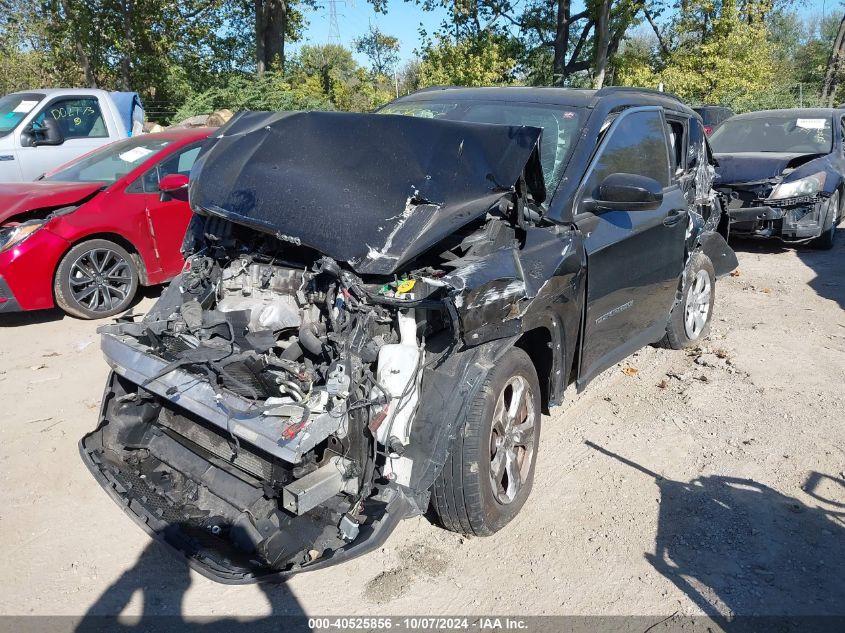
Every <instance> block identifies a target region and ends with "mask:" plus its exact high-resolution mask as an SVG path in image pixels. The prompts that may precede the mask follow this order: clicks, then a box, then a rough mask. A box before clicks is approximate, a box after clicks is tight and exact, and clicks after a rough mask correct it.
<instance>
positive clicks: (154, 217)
mask: <svg viewBox="0 0 845 633" xmlns="http://www.w3.org/2000/svg"><path fill="white" fill-rule="evenodd" d="M210 131H211V130H209V129H207V128H206V129H189V130H170V131H167V132H161V133H159V134H146V135H143V136H137V137H134V138H130V139H126V140H124V141H119V142H117V143H112V144H111V145H107V146H106V147H103V148H100V149H98V150H96V151H94V152H91V153H90V154H87V155H85V156H82V157H81V158H78V159H76V160H75V161H72V162H70V163H67V164H66V165H63V166H62V167H59V168H58V169H56V170H55V171H53V172H50V173H48V174H47V175H46V176H44V178H43V179H41V180H39V181H36V182H26V183H23V182H22V183H8V184H0V313H2V312H13V311H17V310H39V309H42V308H52V307H54V306H56V305H58V306H59V307H60V308H62V309H63V310H64V311H65V312H67V313H68V314H72V315H74V316H77V317H81V318H84V319H95V318H101V317H106V316H110V315H113V314H117V313H118V312H121V311H123V310H126V309H127V308H128V307H129V305H130V303H131V302H132V299H133V297H134V295H135V292H136V290H137V289H138V285H139V284H140V285H144V286H148V285H153V284H160V283H163V282H165V281H167V280H169V279H170V278H172V277H174V276H175V275H177V274H178V273H179V272H180V271H181V269H182V266H183V259H182V254H181V252H180V250H179V249H180V246H181V245H182V240H183V238H184V235H185V230H186V229H187V226H188V222H189V221H190V219H191V209H190V207H189V205H188V201H187V185H188V174H189V173H190V171H191V166H192V165H193V164H194V160H196V157H197V154H198V153H199V151H200V146H201V145H202V143H203V141H204V140H205V139H206V137H207V136H208V135H209V133H210Z"/></svg>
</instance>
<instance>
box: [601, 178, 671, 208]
mask: <svg viewBox="0 0 845 633" xmlns="http://www.w3.org/2000/svg"><path fill="white" fill-rule="evenodd" d="M595 204H596V207H598V208H599V209H603V210H608V211H610V210H614V211H654V210H655V209H658V208H660V205H661V204H663V185H661V184H660V183H659V182H657V181H656V180H655V179H654V178H649V177H648V176H639V175H637V174H624V173H619V174H610V175H609V176H607V177H606V178H605V179H604V180H603V181H602V182H601V184H600V185H599V190H598V195H597V196H596V199H595Z"/></svg>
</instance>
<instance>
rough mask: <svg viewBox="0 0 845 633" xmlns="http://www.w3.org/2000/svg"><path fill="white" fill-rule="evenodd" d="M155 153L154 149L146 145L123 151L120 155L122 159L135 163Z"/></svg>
mask: <svg viewBox="0 0 845 633" xmlns="http://www.w3.org/2000/svg"><path fill="white" fill-rule="evenodd" d="M152 153H153V150H151V149H147V148H146V147H134V148H132V149H130V150H128V151H126V152H123V153H122V154H120V155H119V157H120V160H122V161H125V162H127V163H135V162H137V161H139V160H141V159H142V158H144V157H146V156H149V155H150V154H152Z"/></svg>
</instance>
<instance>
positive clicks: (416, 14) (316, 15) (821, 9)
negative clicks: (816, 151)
mask: <svg viewBox="0 0 845 633" xmlns="http://www.w3.org/2000/svg"><path fill="white" fill-rule="evenodd" d="M325 4H326V8H325V9H318V10H316V11H308V13H307V16H308V27H307V28H306V29H305V31H304V33H303V37H302V39H301V40H300V42H298V43H295V44H293V46H292V48H293V49H294V50H296V49H297V48H298V47H299V46H301V45H302V44H326V43H328V40H329V9H328V2H327V1H326V3H325ZM575 4H580V2H576V3H575ZM795 9H796V10H797V11H798V13H799V14H800V15H801V16H802V17H809V16H811V15H822V14H829V13H840V12H841V11H842V1H841V0H798V2H796V3H795ZM444 17H445V12H444V11H443V10H442V9H441V10H437V11H423V10H422V8H421V7H419V6H418V5H417V4H416V3H414V2H407V1H406V0H389V3H388V11H387V13H386V14H381V13H376V12H375V11H373V5H372V4H370V3H369V2H367V0H338V1H337V24H338V29H339V31H340V43H341V44H343V45H344V46H347V47H348V48H352V41H353V40H354V39H355V38H357V37H361V36H362V35H364V34H366V32H367V30H368V29H369V24H370V22H372V23H373V24H375V25H376V26H378V27H379V28H380V29H381V31H382V32H383V33H385V34H387V35H393V36H395V37H398V38H399V44H400V46H401V49H400V51H399V52H400V65H401V64H403V63H405V62H406V61H407V60H409V59H411V58H413V57H414V49H418V48H419V46H420V36H419V28H420V26H422V27H423V28H425V30H426V31H427V32H428V33H433V32H434V31H435V30H436V29H437V27H439V26H440V23H441V22H442V21H443V18H444ZM355 58H356V59H357V60H358V63H360V64H362V65H367V64H368V61H367V58H366V57H365V56H363V55H360V54H357V53H356V54H355Z"/></svg>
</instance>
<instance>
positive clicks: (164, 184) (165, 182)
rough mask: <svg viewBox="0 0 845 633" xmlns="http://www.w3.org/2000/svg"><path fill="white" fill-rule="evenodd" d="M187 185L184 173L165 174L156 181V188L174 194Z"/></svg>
mask: <svg viewBox="0 0 845 633" xmlns="http://www.w3.org/2000/svg"><path fill="white" fill-rule="evenodd" d="M187 187H188V177H187V176H186V175H184V174H167V175H166V176H165V177H164V178H162V179H161V180H159V181H158V189H159V191H161V192H162V193H169V194H174V193H176V192H177V191H179V190H180V189H186V188H187Z"/></svg>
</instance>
